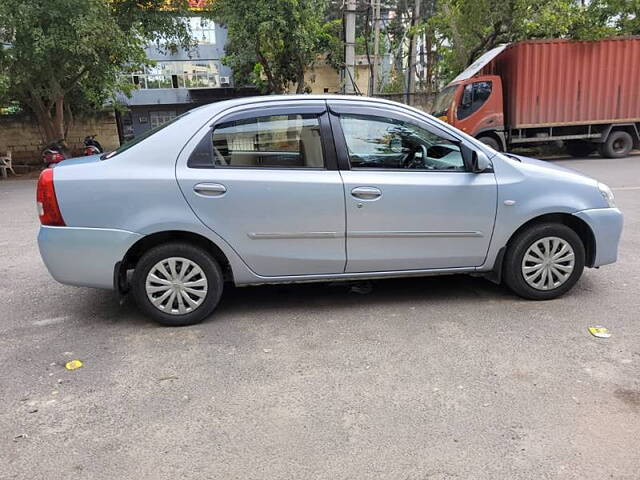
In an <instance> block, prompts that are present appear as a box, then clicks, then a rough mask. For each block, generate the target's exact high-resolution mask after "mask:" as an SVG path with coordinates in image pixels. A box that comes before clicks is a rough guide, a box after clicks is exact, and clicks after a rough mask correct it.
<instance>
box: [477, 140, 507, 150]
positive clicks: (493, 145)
mask: <svg viewBox="0 0 640 480" xmlns="http://www.w3.org/2000/svg"><path fill="white" fill-rule="evenodd" d="M478 140H480V141H481V142H482V143H484V144H485V145H489V146H490V147H491V148H493V149H494V150H495V151H496V152H501V151H502V147H501V146H500V142H498V141H497V140H496V139H495V138H493V137H479V138H478Z"/></svg>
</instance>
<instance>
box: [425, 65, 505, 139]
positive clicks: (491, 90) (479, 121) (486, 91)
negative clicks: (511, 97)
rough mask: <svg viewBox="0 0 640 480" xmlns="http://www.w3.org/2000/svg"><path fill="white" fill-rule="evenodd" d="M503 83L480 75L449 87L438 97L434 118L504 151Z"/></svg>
mask: <svg viewBox="0 0 640 480" xmlns="http://www.w3.org/2000/svg"><path fill="white" fill-rule="evenodd" d="M502 98H503V96H502V81H501V80H500V77H499V76H497V75H480V76H475V77H472V78H468V79H464V80H460V81H457V82H454V83H452V84H450V85H449V86H447V87H446V88H445V89H444V90H442V92H440V94H439V95H438V96H437V97H436V99H435V101H434V104H433V108H432V112H431V113H432V115H433V116H435V117H438V118H439V119H440V120H444V121H445V122H447V123H449V124H450V125H452V126H454V127H456V128H458V129H460V130H462V131H463V132H465V133H467V134H469V135H471V136H473V137H476V138H478V139H479V140H480V141H482V142H483V143H486V144H487V145H489V146H491V147H493V148H494V149H496V150H504V149H505V142H504V113H503V100H502Z"/></svg>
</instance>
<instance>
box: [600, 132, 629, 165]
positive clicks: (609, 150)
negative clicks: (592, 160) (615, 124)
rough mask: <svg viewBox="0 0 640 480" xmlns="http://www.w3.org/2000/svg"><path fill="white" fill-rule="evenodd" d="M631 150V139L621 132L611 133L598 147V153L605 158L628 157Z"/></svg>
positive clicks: (627, 134)
mask: <svg viewBox="0 0 640 480" xmlns="http://www.w3.org/2000/svg"><path fill="white" fill-rule="evenodd" d="M632 148H633V137H632V136H631V135H630V134H629V133H627V132H623V131H621V130H618V131H616V132H611V133H610V134H609V137H607V140H606V141H605V142H604V143H601V144H600V146H599V147H598V152H599V153H600V155H602V156H603V157H605V158H622V157H626V156H627V155H629V152H630V151H631V149H632Z"/></svg>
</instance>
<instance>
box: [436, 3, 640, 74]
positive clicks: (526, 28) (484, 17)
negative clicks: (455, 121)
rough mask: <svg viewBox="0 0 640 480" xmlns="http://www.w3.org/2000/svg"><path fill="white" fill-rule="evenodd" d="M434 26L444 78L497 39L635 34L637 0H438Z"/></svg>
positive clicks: (639, 13)
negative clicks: (586, 0) (585, 0)
mask: <svg viewBox="0 0 640 480" xmlns="http://www.w3.org/2000/svg"><path fill="white" fill-rule="evenodd" d="M432 26H433V28H434V29H435V31H436V36H437V38H438V39H439V53H440V55H441V62H440V66H441V73H442V77H443V79H444V80H445V82H446V80H449V79H451V78H452V77H453V76H455V75H456V74H457V73H459V72H460V71H461V70H463V69H464V68H465V67H467V66H468V65H470V64H471V63H473V61H474V60H475V59H476V58H478V57H479V56H480V55H482V54H483V53H484V52H486V51H488V50H490V49H491V48H494V47H495V46H497V45H499V44H501V43H510V42H517V41H520V40H527V39H534V38H570V39H576V40H595V39H598V38H603V37H607V36H614V35H626V34H638V33H640V0H591V1H590V2H584V1H581V0H441V1H439V2H438V13H437V15H436V16H435V18H434V19H433V20H432Z"/></svg>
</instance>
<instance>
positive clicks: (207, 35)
mask: <svg viewBox="0 0 640 480" xmlns="http://www.w3.org/2000/svg"><path fill="white" fill-rule="evenodd" d="M215 25H216V24H215V23H214V22H212V21H211V20H207V19H206V18H202V17H190V18H189V28H190V29H191V38H193V39H194V40H195V41H197V42H198V44H199V45H215V43H216V29H215Z"/></svg>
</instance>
